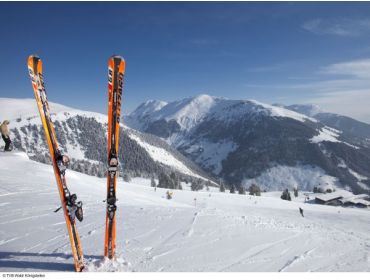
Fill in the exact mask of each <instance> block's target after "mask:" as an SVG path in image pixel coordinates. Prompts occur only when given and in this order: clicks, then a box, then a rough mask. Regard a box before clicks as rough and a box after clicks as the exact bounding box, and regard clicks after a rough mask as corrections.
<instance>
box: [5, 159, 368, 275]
mask: <svg viewBox="0 0 370 280" xmlns="http://www.w3.org/2000/svg"><path fill="white" fill-rule="evenodd" d="M20 169H22V170H26V172H24V173H22V176H19V170H20ZM50 170H52V167H51V166H49V165H44V164H41V163H36V162H32V161H30V160H28V159H27V157H26V156H24V154H21V153H15V152H12V153H9V154H6V153H2V154H0V207H1V216H0V270H1V271H73V259H72V256H71V252H70V250H71V248H70V244H69V240H68V235H67V231H66V228H65V223H64V217H63V215H62V214H61V212H58V213H54V212H53V211H54V210H55V209H56V208H57V207H58V206H59V205H60V201H59V196H58V193H57V190H56V184H55V178H54V175H53V172H52V171H51V172H50ZM67 179H68V184H69V187H70V189H71V191H72V192H73V193H74V192H76V193H77V194H78V198H79V199H81V200H82V201H83V203H84V215H85V217H84V221H83V222H82V223H79V222H78V223H77V228H78V230H79V232H80V236H81V243H82V246H83V250H84V253H85V260H86V263H87V271H143V272H145V271H281V272H285V271H370V253H369V251H370V236H369V234H368V233H369V232H370V211H369V210H364V209H348V208H339V207H330V206H321V205H312V204H304V203H303V200H304V197H303V195H301V196H300V197H299V198H298V199H296V198H293V200H294V201H292V202H286V201H282V200H280V199H278V198H276V197H273V194H272V193H267V194H263V195H265V197H251V196H248V195H244V196H242V195H237V194H228V193H218V192H207V191H200V192H191V191H188V190H184V191H174V197H173V199H172V200H167V199H165V192H166V189H157V191H156V192H154V190H153V188H150V187H149V185H150V180H146V179H139V178H135V179H133V181H132V182H131V183H125V182H122V181H119V183H118V189H117V195H118V199H119V200H118V211H117V258H116V260H115V261H109V260H105V259H104V258H103V257H102V254H103V241H104V233H105V204H104V203H103V202H102V201H103V200H104V199H105V196H106V181H105V179H99V178H95V177H90V176H87V175H84V174H79V173H77V172H73V171H68V172H67ZM194 198H196V204H195V200H194ZM298 207H302V208H303V209H304V211H305V212H304V213H305V218H302V217H301V216H300V214H299V211H298Z"/></svg>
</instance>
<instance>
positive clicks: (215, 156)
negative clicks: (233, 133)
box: [186, 140, 238, 174]
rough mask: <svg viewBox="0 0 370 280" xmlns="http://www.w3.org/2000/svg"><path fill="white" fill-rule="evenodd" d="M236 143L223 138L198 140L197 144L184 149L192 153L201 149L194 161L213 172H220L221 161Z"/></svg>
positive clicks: (233, 149) (235, 147) (233, 148)
mask: <svg viewBox="0 0 370 280" xmlns="http://www.w3.org/2000/svg"><path fill="white" fill-rule="evenodd" d="M237 148H238V145H237V144H235V143H234V142H232V141H227V140H223V141H220V142H217V143H213V142H209V141H205V140H203V141H200V143H199V144H197V145H192V146H191V147H190V148H188V149H187V150H186V153H189V154H192V153H193V152H194V153H197V152H199V151H201V153H200V154H199V156H198V157H197V158H196V159H195V162H197V163H201V164H202V166H204V167H205V168H207V169H208V170H211V171H212V173H214V174H220V172H221V171H222V161H223V160H224V159H226V158H227V156H228V155H229V153H231V152H233V151H235V150H236V149H237Z"/></svg>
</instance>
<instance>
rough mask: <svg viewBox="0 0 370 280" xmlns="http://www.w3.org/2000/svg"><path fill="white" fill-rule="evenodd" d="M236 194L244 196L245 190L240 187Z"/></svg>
mask: <svg viewBox="0 0 370 280" xmlns="http://www.w3.org/2000/svg"><path fill="white" fill-rule="evenodd" d="M238 193H239V194H245V188H244V187H243V186H240V187H239V188H238Z"/></svg>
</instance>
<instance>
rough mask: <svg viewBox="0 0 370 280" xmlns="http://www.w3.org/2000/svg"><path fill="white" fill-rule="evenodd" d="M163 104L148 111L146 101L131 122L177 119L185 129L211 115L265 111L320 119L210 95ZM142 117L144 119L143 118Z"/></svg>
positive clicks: (221, 117)
mask: <svg viewBox="0 0 370 280" xmlns="http://www.w3.org/2000/svg"><path fill="white" fill-rule="evenodd" d="M151 102H154V101H151ZM156 102H159V101H156ZM150 104H151V103H150ZM162 105H163V104H162V103H161V106H158V107H157V108H160V109H156V110H152V109H148V110H146V109H143V108H147V107H150V106H149V105H148V104H146V103H143V104H141V105H140V106H139V107H138V108H137V109H136V110H135V111H133V112H132V113H131V114H130V115H129V118H130V124H132V125H133V126H134V127H136V128H142V125H143V124H141V125H140V122H141V121H144V122H148V123H149V122H154V121H157V120H160V119H165V120H167V121H169V120H175V121H176V122H177V123H178V124H179V125H180V127H181V130H182V131H189V130H191V129H192V128H194V127H195V126H197V125H198V124H199V123H201V122H202V121H203V120H204V119H205V118H207V117H210V116H212V117H214V118H216V119H219V120H224V121H225V122H230V121H232V120H233V119H234V118H235V117H241V116H243V115H244V114H264V115H269V116H271V117H281V118H291V119H295V120H298V121H301V122H305V121H306V120H309V121H312V122H317V120H316V119H313V118H310V117H308V116H305V115H302V114H300V113H297V112H294V111H291V110H288V109H286V108H281V107H278V106H273V105H268V104H265V103H261V102H258V101H255V100H230V99H227V98H220V97H214V96H210V95H206V94H202V95H199V96H195V97H190V98H185V99H182V100H178V101H173V102H170V103H167V104H166V105H164V106H162ZM238 105H241V106H238ZM142 111H144V112H145V117H144V114H142V115H140V113H142ZM140 118H143V120H141V119H140Z"/></svg>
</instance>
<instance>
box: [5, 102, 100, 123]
mask: <svg viewBox="0 0 370 280" xmlns="http://www.w3.org/2000/svg"><path fill="white" fill-rule="evenodd" d="M49 107H50V112H51V115H52V118H53V120H59V121H61V120H65V119H66V118H69V117H73V116H76V115H80V116H85V117H91V118H95V119H96V120H97V121H98V122H100V123H106V122H107V116H106V115H104V114H100V113H96V112H90V111H83V110H79V109H75V108H71V107H67V106H64V105H61V104H58V103H54V102H50V101H49ZM0 108H1V110H0V120H6V119H7V120H10V121H11V122H12V125H13V124H14V121H16V122H24V121H26V122H28V123H33V122H35V121H34V120H33V119H36V122H37V123H40V121H39V111H38V109H37V104H36V101H35V99H31V98H26V99H15V98H0Z"/></svg>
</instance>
